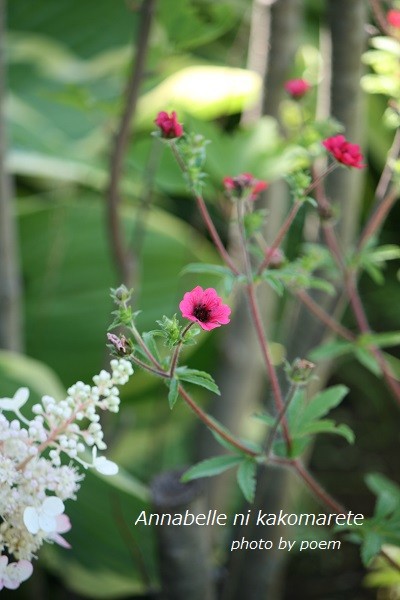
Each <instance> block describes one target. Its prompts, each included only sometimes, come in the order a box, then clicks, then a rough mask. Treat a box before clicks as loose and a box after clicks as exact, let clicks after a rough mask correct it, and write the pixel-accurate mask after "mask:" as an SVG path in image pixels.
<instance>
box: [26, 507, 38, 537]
mask: <svg viewBox="0 0 400 600" xmlns="http://www.w3.org/2000/svg"><path fill="white" fill-rule="evenodd" d="M24 523H25V527H26V528H27V530H28V531H29V532H30V533H33V534H36V533H37V532H38V531H39V529H40V527H39V514H38V512H37V510H36V509H35V508H34V507H33V506H28V507H27V508H26V509H25V510H24Z"/></svg>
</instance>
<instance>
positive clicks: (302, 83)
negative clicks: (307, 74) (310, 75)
mask: <svg viewBox="0 0 400 600" xmlns="http://www.w3.org/2000/svg"><path fill="white" fill-rule="evenodd" d="M310 89H311V85H310V84H309V83H308V81H306V80H305V79H289V81H287V82H286V83H285V90H286V91H287V93H288V94H289V95H290V96H291V97H292V98H293V99H294V100H299V99H300V98H302V97H303V96H305V95H306V94H307V92H308V90H310Z"/></svg>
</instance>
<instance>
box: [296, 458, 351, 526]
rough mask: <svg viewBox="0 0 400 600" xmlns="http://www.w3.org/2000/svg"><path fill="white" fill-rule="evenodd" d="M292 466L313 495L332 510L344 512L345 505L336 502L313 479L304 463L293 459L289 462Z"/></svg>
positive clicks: (338, 512)
mask: <svg viewBox="0 0 400 600" xmlns="http://www.w3.org/2000/svg"><path fill="white" fill-rule="evenodd" d="M291 465H292V467H293V468H294V470H295V471H296V473H297V475H298V476H299V477H300V478H301V479H302V480H303V481H304V483H306V484H307V487H308V488H309V489H310V490H311V491H312V492H313V493H314V495H315V496H316V497H317V498H318V499H319V500H320V501H321V502H322V503H323V504H325V505H326V506H329V508H330V509H331V510H333V512H335V513H337V514H341V513H346V512H347V511H346V509H345V507H344V506H343V505H342V504H340V503H339V502H337V501H336V500H335V499H334V498H332V496H331V495H330V494H328V492H327V491H326V490H324V488H323V487H322V486H321V485H320V484H319V483H318V481H316V480H315V479H314V477H313V476H312V475H311V473H309V472H308V471H307V469H306V468H305V467H304V465H303V464H302V463H301V462H300V461H299V460H293V461H292V462H291Z"/></svg>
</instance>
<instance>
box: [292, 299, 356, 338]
mask: <svg viewBox="0 0 400 600" xmlns="http://www.w3.org/2000/svg"><path fill="white" fill-rule="evenodd" d="M296 297H297V298H298V299H299V300H301V302H303V304H304V305H305V306H306V307H307V308H308V309H309V310H310V311H311V312H312V313H313V314H314V315H315V316H316V317H317V318H318V319H319V320H320V321H322V322H323V323H325V325H327V326H328V327H329V329H331V330H332V331H334V332H335V333H337V334H338V335H339V336H340V337H342V338H344V339H345V340H348V341H349V342H354V341H355V340H356V336H355V335H354V334H353V333H352V332H351V331H350V330H349V329H347V327H344V326H343V325H342V324H341V323H339V322H338V321H335V319H333V318H332V317H331V316H330V315H329V314H328V313H327V312H325V310H324V309H323V308H321V306H320V305H319V304H317V303H316V302H315V300H313V298H312V297H311V296H310V295H309V294H307V292H305V291H304V290H299V291H298V292H296Z"/></svg>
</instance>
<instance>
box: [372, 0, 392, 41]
mask: <svg viewBox="0 0 400 600" xmlns="http://www.w3.org/2000/svg"><path fill="white" fill-rule="evenodd" d="M369 3H370V5H371V9H372V12H373V13H374V17H375V21H376V22H377V24H378V25H379V28H380V30H381V31H382V32H383V33H384V34H385V35H391V32H390V29H389V27H388V24H387V21H386V16H385V13H384V11H383V10H382V6H381V3H380V0H370V1H369Z"/></svg>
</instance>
